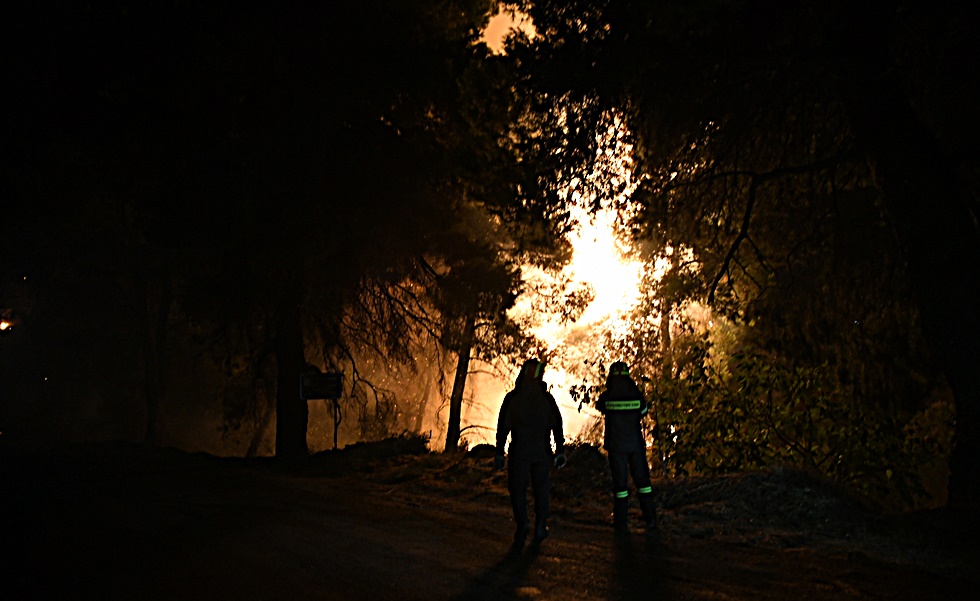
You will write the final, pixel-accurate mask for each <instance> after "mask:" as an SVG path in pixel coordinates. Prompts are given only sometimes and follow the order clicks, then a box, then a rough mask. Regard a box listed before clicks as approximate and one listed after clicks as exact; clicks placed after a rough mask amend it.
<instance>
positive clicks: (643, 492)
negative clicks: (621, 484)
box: [636, 486, 653, 495]
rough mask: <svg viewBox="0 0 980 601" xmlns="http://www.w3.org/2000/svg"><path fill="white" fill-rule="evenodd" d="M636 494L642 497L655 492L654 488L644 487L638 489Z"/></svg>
mask: <svg viewBox="0 0 980 601" xmlns="http://www.w3.org/2000/svg"><path fill="white" fill-rule="evenodd" d="M636 492H638V493H640V494H641V495H648V494H650V493H652V492H653V487H652V486H644V487H643V488H638V489H636Z"/></svg>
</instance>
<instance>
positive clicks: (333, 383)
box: [299, 371, 344, 401]
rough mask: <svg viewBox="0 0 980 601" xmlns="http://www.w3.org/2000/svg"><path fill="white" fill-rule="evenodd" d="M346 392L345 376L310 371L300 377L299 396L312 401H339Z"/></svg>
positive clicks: (335, 373)
mask: <svg viewBox="0 0 980 601" xmlns="http://www.w3.org/2000/svg"><path fill="white" fill-rule="evenodd" d="M343 392H344V374H342V373H337V372H331V373H322V372H320V371H308V372H306V373H304V374H303V375H302V376H300V380H299V395H300V397H301V398H302V399H303V400H304V401H308V400H311V399H339V398H340V397H341V396H342V395H343Z"/></svg>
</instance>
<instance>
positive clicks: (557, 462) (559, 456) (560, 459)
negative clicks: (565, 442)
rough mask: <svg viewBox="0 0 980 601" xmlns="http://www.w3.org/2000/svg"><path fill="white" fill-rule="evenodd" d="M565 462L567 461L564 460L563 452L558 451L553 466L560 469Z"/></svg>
mask: <svg viewBox="0 0 980 601" xmlns="http://www.w3.org/2000/svg"><path fill="white" fill-rule="evenodd" d="M566 463H568V462H567V461H566V460H565V454H564V453H558V454H557V455H555V467H556V468H557V469H561V468H563V467H565V464H566Z"/></svg>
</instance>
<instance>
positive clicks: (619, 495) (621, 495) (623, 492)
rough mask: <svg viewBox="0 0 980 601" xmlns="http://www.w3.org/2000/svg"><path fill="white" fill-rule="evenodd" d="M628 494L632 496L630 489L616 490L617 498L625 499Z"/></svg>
mask: <svg viewBox="0 0 980 601" xmlns="http://www.w3.org/2000/svg"><path fill="white" fill-rule="evenodd" d="M628 496H630V491H628V490H617V491H616V498H617V499H625V498H626V497H628Z"/></svg>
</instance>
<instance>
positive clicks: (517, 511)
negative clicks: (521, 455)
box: [507, 457, 551, 528]
mask: <svg viewBox="0 0 980 601" xmlns="http://www.w3.org/2000/svg"><path fill="white" fill-rule="evenodd" d="M550 468H551V462H550V461H525V460H521V459H514V458H513V457H511V458H510V459H509V460H508V462H507V490H508V492H510V504H511V506H512V507H513V509H514V522H516V523H517V526H518V528H520V527H521V526H523V525H525V524H529V522H528V513H527V485H528V484H530V485H531V488H533V489H534V520H535V522H536V523H538V524H543V523H544V522H545V521H546V520H547V519H548V515H549V513H548V474H549V470H550Z"/></svg>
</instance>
